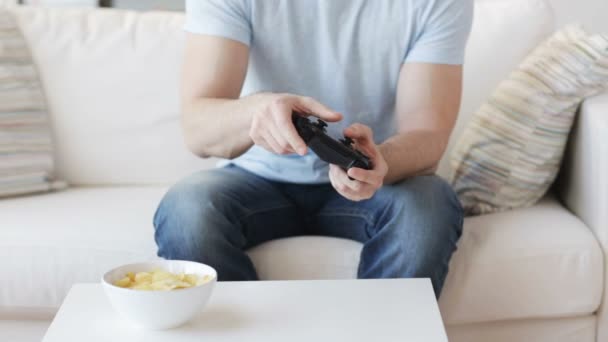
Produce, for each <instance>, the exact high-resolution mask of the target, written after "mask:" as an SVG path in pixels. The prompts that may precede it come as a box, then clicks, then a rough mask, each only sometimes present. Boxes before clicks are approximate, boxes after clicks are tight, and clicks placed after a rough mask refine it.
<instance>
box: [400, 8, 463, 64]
mask: <svg viewBox="0 0 608 342" xmlns="http://www.w3.org/2000/svg"><path fill="white" fill-rule="evenodd" d="M473 2H474V1H473V0H436V1H428V4H429V6H430V7H429V8H427V9H426V10H425V11H426V12H428V14H426V15H422V16H421V17H422V18H420V17H419V18H418V19H419V20H421V21H422V22H421V23H418V25H417V26H418V27H419V31H418V32H416V36H415V41H414V42H413V43H411V44H410V46H409V49H408V51H407V54H406V55H405V58H404V62H405V63H407V62H422V63H432V64H453V65H460V64H462V63H463V62H464V53H465V47H466V44H467V40H468V38H469V33H470V31H471V26H472V22H473V6H474V4H473Z"/></svg>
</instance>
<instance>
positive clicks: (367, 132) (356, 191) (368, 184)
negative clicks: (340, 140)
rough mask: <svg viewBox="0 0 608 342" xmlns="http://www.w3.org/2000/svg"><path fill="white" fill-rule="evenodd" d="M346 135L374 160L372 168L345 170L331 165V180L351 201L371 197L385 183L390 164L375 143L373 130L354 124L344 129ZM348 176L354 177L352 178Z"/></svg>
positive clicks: (356, 146)
mask: <svg viewBox="0 0 608 342" xmlns="http://www.w3.org/2000/svg"><path fill="white" fill-rule="evenodd" d="M344 135H345V136H347V137H349V138H351V139H353V140H354V141H355V148H357V149H358V150H360V151H361V152H363V153H364V154H365V155H367V156H368V157H369V158H370V159H371V161H372V167H373V169H372V170H364V169H360V168H356V167H353V168H351V169H350V170H348V173H347V172H344V170H342V169H341V168H340V167H339V166H336V165H330V166H329V180H330V181H331V185H332V186H333V187H334V189H336V191H337V192H338V193H339V194H340V195H342V196H344V197H346V198H348V199H349V200H351V201H362V200H366V199H370V198H372V197H373V196H374V194H375V193H376V191H377V190H378V189H380V188H381V187H382V185H383V184H384V177H385V176H386V174H387V172H388V165H387V164H386V161H385V160H384V157H383V156H382V153H381V152H380V150H379V149H378V146H376V144H375V143H374V139H373V133H372V130H371V129H370V128H369V127H367V126H365V125H362V124H354V125H352V126H350V127H348V128H347V129H345V130H344ZM348 177H351V178H353V179H354V180H350V179H349V178H348Z"/></svg>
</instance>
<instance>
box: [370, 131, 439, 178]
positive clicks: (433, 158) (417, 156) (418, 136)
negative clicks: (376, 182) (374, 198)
mask: <svg viewBox="0 0 608 342" xmlns="http://www.w3.org/2000/svg"><path fill="white" fill-rule="evenodd" d="M446 136H449V135H448V134H445V133H442V132H439V131H428V130H414V131H409V132H405V133H400V134H397V135H394V136H392V137H391V138H389V139H388V140H386V141H385V142H384V143H382V144H381V145H380V146H379V148H380V152H381V153H382V156H383V157H384V159H385V160H386V163H387V164H388V173H387V175H386V177H385V178H384V183H385V184H393V183H397V182H399V181H402V180H404V179H406V178H409V177H413V176H419V175H425V174H432V173H434V172H435V170H436V168H437V164H438V163H439V160H440V159H441V156H442V155H443V153H444V151H445V147H446V145H447V137H446Z"/></svg>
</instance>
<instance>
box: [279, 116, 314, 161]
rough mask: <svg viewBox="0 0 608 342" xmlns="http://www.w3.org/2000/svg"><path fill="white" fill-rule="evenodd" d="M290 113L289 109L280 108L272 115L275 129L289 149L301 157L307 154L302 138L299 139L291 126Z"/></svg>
mask: <svg viewBox="0 0 608 342" xmlns="http://www.w3.org/2000/svg"><path fill="white" fill-rule="evenodd" d="M291 112H292V111H291V108H287V107H282V108H280V109H279V111H277V112H276V113H275V114H274V119H275V123H276V127H277V129H278V131H279V134H280V135H281V139H282V140H284V141H286V142H287V143H288V144H289V146H290V149H291V150H292V151H294V152H296V153H298V154H299V155H301V156H303V155H305V154H306V152H307V148H306V143H305V142H304V140H303V139H302V137H300V135H299V134H298V132H297V131H296V128H295V127H294V125H293V121H292V119H291V115H292V113H291ZM275 137H276V136H275Z"/></svg>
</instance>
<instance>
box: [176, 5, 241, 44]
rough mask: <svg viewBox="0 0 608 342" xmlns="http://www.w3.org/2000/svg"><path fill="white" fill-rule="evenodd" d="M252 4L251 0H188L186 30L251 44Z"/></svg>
mask: <svg viewBox="0 0 608 342" xmlns="http://www.w3.org/2000/svg"><path fill="white" fill-rule="evenodd" d="M250 6H251V4H250V2H249V0H187V1H186V24H185V25H184V30H186V31H187V32H191V33H197V34H206V35H211V36H219V37H223V38H228V39H232V40H236V41H238V42H241V43H243V44H245V45H250V43H251V37H252V31H251V18H250V14H251V8H250Z"/></svg>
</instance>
